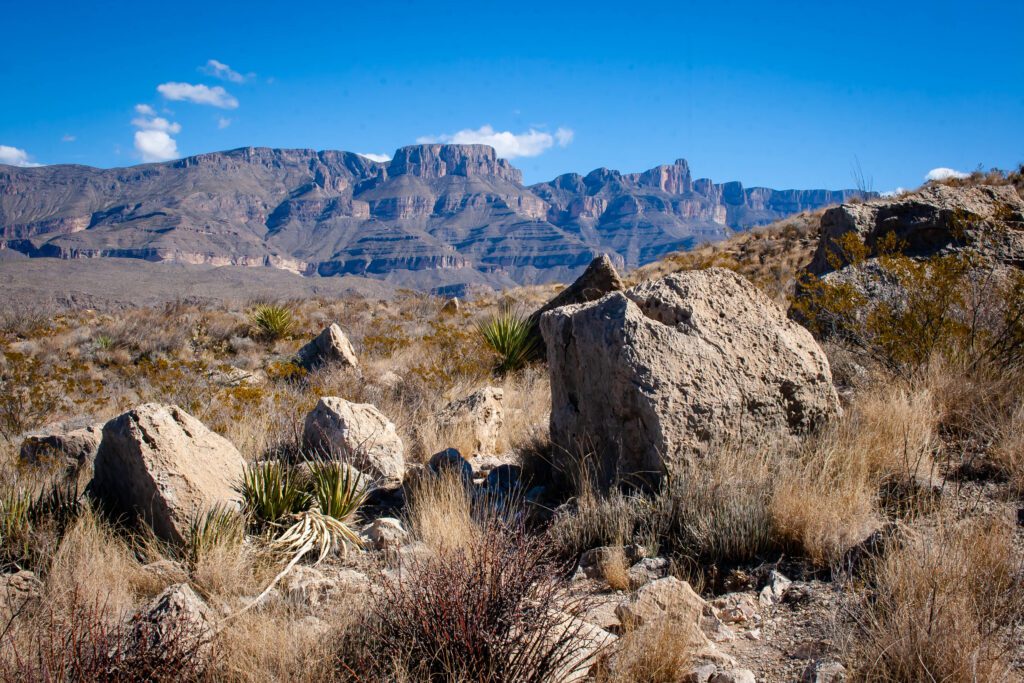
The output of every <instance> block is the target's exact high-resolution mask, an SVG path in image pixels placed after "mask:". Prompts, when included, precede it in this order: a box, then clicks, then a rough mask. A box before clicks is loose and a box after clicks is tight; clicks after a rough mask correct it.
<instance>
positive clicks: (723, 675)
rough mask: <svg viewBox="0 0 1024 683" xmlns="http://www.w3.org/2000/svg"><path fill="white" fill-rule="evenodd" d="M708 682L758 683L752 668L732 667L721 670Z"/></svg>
mask: <svg viewBox="0 0 1024 683" xmlns="http://www.w3.org/2000/svg"><path fill="white" fill-rule="evenodd" d="M708 683H757V678H756V677H755V676H754V672H753V671H751V670H750V669H732V670H729V671H719V672H718V673H716V674H715V675H714V676H712V677H711V678H710V679H709V680H708Z"/></svg>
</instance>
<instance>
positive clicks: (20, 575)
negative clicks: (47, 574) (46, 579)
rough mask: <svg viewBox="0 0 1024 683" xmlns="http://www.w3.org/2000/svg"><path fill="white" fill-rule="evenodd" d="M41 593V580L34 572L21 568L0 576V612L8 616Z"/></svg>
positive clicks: (36, 598)
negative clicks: (18, 570)
mask: <svg viewBox="0 0 1024 683" xmlns="http://www.w3.org/2000/svg"><path fill="white" fill-rule="evenodd" d="M42 594H43V582H42V581H40V580H39V577H37V576H36V575H35V573H34V572H30V571H28V570H25V569H23V570H21V571H20V572H15V573H14V574H4V575H3V576H0V614H2V615H6V616H8V617H9V616H10V615H12V614H16V613H17V612H18V611H20V610H21V609H22V607H23V606H24V605H25V604H26V603H28V602H32V601H34V600H38V599H39V598H40V597H41V596H42Z"/></svg>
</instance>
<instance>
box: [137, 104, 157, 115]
mask: <svg viewBox="0 0 1024 683" xmlns="http://www.w3.org/2000/svg"><path fill="white" fill-rule="evenodd" d="M135 113H136V114H142V115H143V116H156V111H155V110H154V109H153V107H151V106H149V105H148V104H136V105H135Z"/></svg>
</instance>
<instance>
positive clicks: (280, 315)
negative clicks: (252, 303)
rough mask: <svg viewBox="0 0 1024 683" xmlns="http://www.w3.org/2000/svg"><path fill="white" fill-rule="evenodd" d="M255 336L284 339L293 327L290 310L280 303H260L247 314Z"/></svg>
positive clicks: (271, 339)
mask: <svg viewBox="0 0 1024 683" xmlns="http://www.w3.org/2000/svg"><path fill="white" fill-rule="evenodd" d="M249 319H250V321H251V322H252V327H253V331H254V333H255V334H256V336H258V337H261V338H263V339H267V340H270V341H277V340H278V339H286V338H287V337H289V336H291V333H292V331H293V330H294V329H295V318H294V316H293V315H292V310H291V309H290V308H289V307H287V306H285V305H282V304H260V305H259V306H257V307H256V308H255V309H253V311H252V313H250V314H249Z"/></svg>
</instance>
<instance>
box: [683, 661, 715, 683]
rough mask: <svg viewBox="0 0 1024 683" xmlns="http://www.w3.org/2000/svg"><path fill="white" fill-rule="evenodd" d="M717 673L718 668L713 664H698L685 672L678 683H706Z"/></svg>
mask: <svg viewBox="0 0 1024 683" xmlns="http://www.w3.org/2000/svg"><path fill="white" fill-rule="evenodd" d="M717 671H718V667H716V666H715V665H714V664H709V663H704V664H699V665H697V666H695V667H693V668H692V669H690V670H689V671H688V672H686V674H684V675H683V677H682V679H681V680H680V683H708V681H710V680H711V677H712V676H714V675H715V673H716V672H717Z"/></svg>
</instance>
